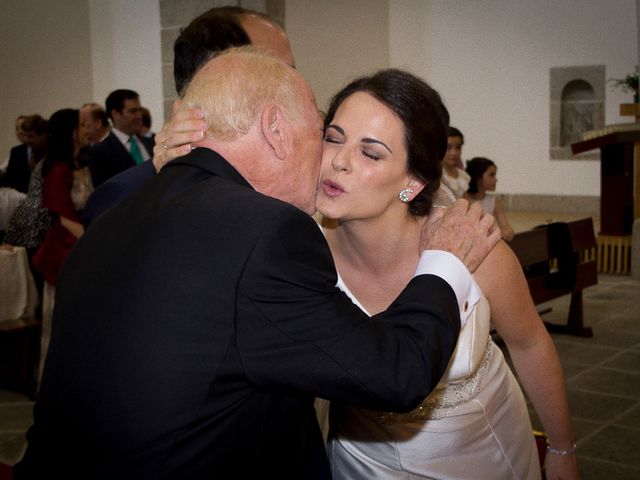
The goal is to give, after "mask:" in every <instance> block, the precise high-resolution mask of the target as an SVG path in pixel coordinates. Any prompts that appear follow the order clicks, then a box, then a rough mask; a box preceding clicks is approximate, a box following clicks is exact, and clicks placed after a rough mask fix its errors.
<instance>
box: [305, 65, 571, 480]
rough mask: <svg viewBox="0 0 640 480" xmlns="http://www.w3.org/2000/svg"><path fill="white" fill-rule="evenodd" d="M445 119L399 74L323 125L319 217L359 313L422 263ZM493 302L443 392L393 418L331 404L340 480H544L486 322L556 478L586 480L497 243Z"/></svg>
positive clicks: (356, 86) (383, 77)
mask: <svg viewBox="0 0 640 480" xmlns="http://www.w3.org/2000/svg"><path fill="white" fill-rule="evenodd" d="M448 119H449V115H448V112H447V110H446V108H445V107H444V105H443V104H442V102H441V99H440V96H439V95H438V93H437V92H435V91H434V90H433V89H431V88H430V87H429V86H428V85H427V84H425V83H424V82H423V81H421V80H419V79H418V78H416V77H414V76H412V75H410V74H408V73H405V72H403V71H400V70H393V69H391V70H383V71H381V72H379V73H377V74H376V75H373V76H371V77H364V78H361V79H358V80H355V81H354V82H352V83H351V84H349V85H348V86H347V87H345V88H344V89H343V90H342V91H340V92H339V93H338V94H337V95H336V96H335V97H334V98H333V100H332V103H331V106H330V108H329V110H328V113H327V115H326V119H325V137H324V152H323V161H322V170H321V178H320V185H319V191H318V197H317V207H318V210H319V212H320V213H322V215H323V216H324V217H325V218H329V219H333V221H332V222H329V223H327V224H326V226H325V228H324V232H325V235H326V237H327V240H328V242H329V246H330V247H331V251H332V253H333V256H334V260H335V263H336V267H337V270H338V273H339V287H340V288H341V289H343V290H344V291H345V292H347V294H349V295H350V296H351V298H352V299H353V301H354V303H356V304H357V305H358V306H359V307H360V308H361V309H362V310H364V311H365V312H367V313H368V314H370V315H374V314H376V313H378V312H380V311H383V310H385V309H386V308H387V307H388V306H389V304H390V303H391V302H392V301H393V299H394V298H395V297H396V296H397V294H398V293H399V292H400V291H401V290H402V287H403V286H404V285H405V284H406V283H407V282H408V281H409V279H410V278H411V276H412V273H413V272H414V270H415V266H416V264H417V261H418V253H419V252H418V242H419V236H420V231H421V228H422V226H423V224H424V223H425V222H427V224H428V222H429V213H430V211H431V209H432V204H431V202H432V196H433V194H434V192H435V191H436V189H437V188H438V185H439V179H440V174H441V172H440V159H442V157H443V156H444V151H445V149H446V146H447V133H446V127H447V125H448ZM474 277H475V280H476V282H477V283H478V285H479V286H480V288H481V290H482V291H483V293H484V297H483V299H482V300H481V302H479V304H478V305H477V306H476V307H475V311H474V312H473V313H472V315H470V317H469V319H468V320H467V323H466V324H465V325H464V327H463V329H462V331H461V334H460V338H459V341H458V344H457V347H456V351H455V353H454V356H453V358H452V359H451V362H450V364H449V368H448V370H447V372H446V373H445V376H444V377H443V378H442V379H441V381H440V383H439V385H438V387H437V389H436V390H435V391H434V392H432V394H430V395H429V396H428V397H427V398H426V399H425V400H424V401H423V402H422V404H421V405H420V406H419V407H418V408H417V409H416V410H414V411H411V412H408V413H404V414H397V413H386V412H376V411H368V410H362V409H359V408H354V407H350V406H347V405H337V404H335V403H334V404H333V405H332V406H331V409H332V410H331V433H330V440H329V449H328V451H329V456H330V460H331V465H332V472H333V476H334V478H335V479H370V478H385V479H386V478H403V479H408V478H468V479H479V478H482V479H489V478H491V479H506V478H519V479H535V478H540V466H539V461H538V457H537V452H536V447H535V443H534V437H533V433H532V428H531V424H530V421H529V416H528V412H527V407H526V404H525V400H524V397H523V394H522V392H521V390H520V388H519V386H518V383H517V382H516V380H515V378H514V376H513V374H512V373H511V371H510V369H509V367H508V366H507V364H506V362H505V360H504V357H503V355H502V352H501V351H500V349H499V348H497V347H496V346H495V345H494V344H493V342H492V341H491V338H490V335H489V330H490V321H491V322H492V323H493V325H494V326H495V328H496V329H497V331H498V333H499V334H500V336H501V337H502V338H503V339H504V340H505V342H506V345H507V347H508V349H509V353H510V354H511V357H512V358H513V362H514V365H515V368H516V370H517V372H518V375H519V377H520V379H521V381H522V383H523V386H524V388H525V390H526V392H527V394H528V395H529V398H530V399H531V401H532V403H533V405H534V407H535V408H536V411H537V412H538V415H539V417H540V418H541V420H542V423H543V425H544V428H545V431H546V434H547V436H548V440H549V448H548V451H547V453H548V454H547V459H546V476H547V479H556V478H563V479H568V478H574V479H575V478H578V472H577V467H576V461H575V455H574V450H575V445H574V438H573V432H572V428H571V423H570V419H569V412H568V407H567V401H566V395H565V390H564V382H563V377H562V371H561V367H560V363H559V360H558V356H557V352H556V350H555V347H554V345H553V343H552V341H551V338H550V337H549V335H548V333H547V331H546V330H545V328H544V326H543V324H542V321H541V320H540V317H539V316H538V314H537V312H536V310H535V307H534V305H533V302H532V301H531V297H530V295H529V292H528V288H527V284H526V281H525V279H524V276H523V274H522V269H521V267H520V265H519V263H518V262H517V260H516V258H515V256H514V254H513V252H512V251H511V250H510V249H509V247H508V246H507V245H506V244H505V243H503V242H501V243H499V244H498V245H497V247H496V248H494V250H493V252H492V253H491V254H490V255H489V257H487V259H486V260H485V261H484V263H483V264H482V265H481V266H480V267H479V268H478V269H477V270H476V272H475V274H474Z"/></svg>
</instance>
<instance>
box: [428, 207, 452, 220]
mask: <svg viewBox="0 0 640 480" xmlns="http://www.w3.org/2000/svg"><path fill="white" fill-rule="evenodd" d="M446 211H447V208H446V207H436V206H434V207H433V208H432V209H431V212H430V213H429V218H428V219H427V223H429V224H433V223H436V222H439V221H441V220H442V217H444V214H445V212H446Z"/></svg>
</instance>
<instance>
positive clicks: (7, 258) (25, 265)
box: [0, 247, 38, 322]
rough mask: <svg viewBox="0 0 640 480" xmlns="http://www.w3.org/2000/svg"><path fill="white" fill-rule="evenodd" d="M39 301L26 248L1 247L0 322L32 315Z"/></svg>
mask: <svg viewBox="0 0 640 480" xmlns="http://www.w3.org/2000/svg"><path fill="white" fill-rule="evenodd" d="M37 302H38V292H37V290H36V285H35V282H34V281H33V276H32V275H31V270H30V269H29V261H28V259H27V251H26V250H25V248H24V247H12V248H11V250H4V249H0V322H1V321H4V320H15V319H18V318H23V317H32V316H33V315H34V313H35V310H36V304H37Z"/></svg>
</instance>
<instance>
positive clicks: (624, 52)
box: [390, 0, 639, 195]
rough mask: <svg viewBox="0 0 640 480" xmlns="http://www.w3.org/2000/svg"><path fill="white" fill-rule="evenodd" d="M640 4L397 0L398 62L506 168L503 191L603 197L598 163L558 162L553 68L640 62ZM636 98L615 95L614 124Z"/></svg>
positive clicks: (480, 150) (610, 72)
mask: <svg viewBox="0 0 640 480" xmlns="http://www.w3.org/2000/svg"><path fill="white" fill-rule="evenodd" d="M637 3H638V2H637V1H636V0H610V1H608V2H601V1H600V0H563V1H561V2H556V1H553V0H527V1H524V0H520V1H512V0H482V1H474V2H469V1H466V0H449V1H446V2H443V1H438V0H435V1H433V0H390V31H391V32H393V34H392V35H391V38H390V44H391V47H390V52H391V65H392V66H399V67H405V68H408V69H410V70H412V71H414V72H415V73H419V74H421V75H422V76H423V77H424V78H425V79H426V80H427V81H429V82H430V83H431V84H432V85H433V86H434V87H435V88H436V89H437V90H439V91H440V93H441V94H442V96H443V98H444V100H445V102H446V104H447V106H448V108H449V110H450V113H451V121H452V124H453V125H455V126H457V127H459V128H460V129H461V130H462V131H463V133H464V134H465V147H464V151H463V156H464V158H469V157H471V156H487V157H489V158H492V159H493V160H495V161H496V163H497V164H498V167H499V169H498V177H499V182H498V190H499V191H500V192H503V193H537V194H556V195H560V194H569V195H599V192H600V187H599V185H600V184H599V181H600V180H599V178H600V175H599V162H597V161H575V160H567V161H558V160H555V161H552V160H550V159H549V69H550V68H551V67H562V66H583V65H605V66H606V75H607V78H619V77H622V76H624V75H625V74H626V73H628V72H630V71H631V70H632V69H633V66H634V65H635V64H636V63H637V62H638V53H639V52H638V37H637V31H638V25H637V22H638V16H637V12H636V4H637ZM629 101H631V99H630V97H629V95H625V94H621V93H619V92H615V91H613V90H611V89H607V99H606V119H605V122H606V123H619V122H623V121H631V120H630V119H628V118H627V119H625V118H621V117H620V116H619V104H620V103H623V102H629Z"/></svg>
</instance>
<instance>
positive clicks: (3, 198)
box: [0, 187, 27, 230]
mask: <svg viewBox="0 0 640 480" xmlns="http://www.w3.org/2000/svg"><path fill="white" fill-rule="evenodd" d="M26 196H27V195H26V194H24V193H22V192H19V191H17V190H14V189H13V188H6V187H3V188H0V230H6V229H7V227H8V226H9V220H11V215H13V212H14V211H15V209H16V207H17V206H18V205H20V203H21V202H22V201H23V200H24V199H25V197H26Z"/></svg>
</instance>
